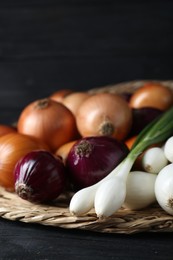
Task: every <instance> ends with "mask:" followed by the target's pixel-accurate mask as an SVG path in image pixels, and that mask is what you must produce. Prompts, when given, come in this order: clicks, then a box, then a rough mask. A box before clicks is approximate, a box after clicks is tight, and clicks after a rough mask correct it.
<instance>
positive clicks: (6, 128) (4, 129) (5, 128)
mask: <svg viewBox="0 0 173 260" xmlns="http://www.w3.org/2000/svg"><path fill="white" fill-rule="evenodd" d="M16 132H17V129H16V128H15V127H13V126H10V125H3V124H0V136H3V135H6V134H9V133H16Z"/></svg>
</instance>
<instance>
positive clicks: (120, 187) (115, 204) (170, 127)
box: [69, 107, 173, 218]
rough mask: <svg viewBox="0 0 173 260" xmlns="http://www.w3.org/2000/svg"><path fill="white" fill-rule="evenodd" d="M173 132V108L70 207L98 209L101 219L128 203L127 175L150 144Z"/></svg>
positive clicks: (80, 212) (76, 211)
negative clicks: (119, 161)
mask: <svg viewBox="0 0 173 260" xmlns="http://www.w3.org/2000/svg"><path fill="white" fill-rule="evenodd" d="M172 134H173V107H171V108H170V109H169V110H167V111H166V112H164V113H163V114H162V115H161V116H159V117H158V118H156V119H155V120H154V121H153V122H152V123H150V124H149V125H148V126H146V127H145V128H144V129H143V131H141V133H140V134H139V135H138V137H137V139H136V141H135V143H134V145H133V146H132V148H131V150H130V152H129V154H128V155H127V157H126V158H125V159H124V160H123V161H122V162H121V163H120V164H119V165H118V166H117V167H116V168H115V169H114V170H113V171H111V172H110V173H109V174H108V175H107V176H106V177H105V178H104V179H102V180H101V181H99V182H98V183H96V184H94V185H92V186H90V187H87V188H84V189H81V190H79V191H78V192H76V193H75V194H74V196H73V197H72V199H71V202H70V206H69V210H70V212H71V213H72V214H74V215H83V214H85V213H87V212H88V211H90V210H91V209H92V208H95V212H96V214H97V216H98V217H99V218H105V217H109V216H111V215H113V214H114V213H115V212H116V211H117V210H118V209H120V208H121V207H122V205H123V203H124V200H125V197H126V182H127V177H128V174H129V173H130V171H131V169H132V166H133V164H134V162H135V161H136V159H137V158H138V156H139V155H140V154H141V153H142V152H143V151H144V150H145V149H147V148H148V147H149V146H150V145H152V144H155V143H159V142H164V141H165V140H166V139H168V138H169V137H170V136H171V135H172Z"/></svg>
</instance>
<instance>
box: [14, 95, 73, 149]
mask: <svg viewBox="0 0 173 260" xmlns="http://www.w3.org/2000/svg"><path fill="white" fill-rule="evenodd" d="M17 128H18V132H19V133H22V134H26V135H29V136H34V137H36V138H39V139H41V140H42V141H43V142H44V143H46V144H47V145H48V146H49V147H50V149H51V150H52V151H55V150H56V149H58V148H59V147H60V146H61V145H63V144H64V143H66V142H69V141H72V140H74V139H75V138H76V135H77V134H78V132H77V128H76V121H75V118H74V115H73V114H72V112H71V111H70V110H69V109H67V108H66V107H65V106H64V105H63V104H61V103H59V102H56V101H53V100H51V99H41V100H36V101H34V102H32V103H30V104H29V105H28V106H26V107H25V108H24V109H23V111H22V112H21V114H20V116H19V119H18V125H17Z"/></svg>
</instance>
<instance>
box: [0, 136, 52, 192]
mask: <svg viewBox="0 0 173 260" xmlns="http://www.w3.org/2000/svg"><path fill="white" fill-rule="evenodd" d="M33 150H48V147H47V146H46V145H45V144H43V143H42V142H40V141H39V140H37V139H35V138H32V137H29V136H25V135H22V134H19V133H9V134H6V135H4V136H1V137H0V185H1V186H2V187H4V188H5V189H6V190H9V191H14V176H13V170H14V167H15V164H16V163H17V161H18V160H19V159H20V158H21V157H23V156H24V155H25V154H27V153H29V152H31V151H33Z"/></svg>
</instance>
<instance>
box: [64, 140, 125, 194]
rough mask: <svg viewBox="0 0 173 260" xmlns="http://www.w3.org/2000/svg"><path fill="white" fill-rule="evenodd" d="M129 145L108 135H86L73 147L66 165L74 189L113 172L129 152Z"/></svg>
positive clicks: (88, 184) (83, 186)
mask: <svg viewBox="0 0 173 260" xmlns="http://www.w3.org/2000/svg"><path fill="white" fill-rule="evenodd" d="M128 152H129V149H128V148H127V146H126V145H125V144H124V143H123V142H121V141H118V140H115V139H114V138H111V137H107V136H94V137H85V138H81V139H80V140H78V141H77V142H76V143H75V144H74V145H73V147H72V148H71V150H70V152H69V154H68V156H67V159H66V166H67V169H68V174H69V178H70V180H71V182H72V183H73V184H74V189H80V188H85V187H88V186H91V185H93V184H95V183H97V182H98V181H100V180H101V179H103V178H104V177H105V176H107V174H108V173H110V172H111V170H113V169H114V168H115V166H117V165H118V164H119V163H120V162H121V161H122V160H123V159H124V158H125V157H126V156H127V154H128Z"/></svg>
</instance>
